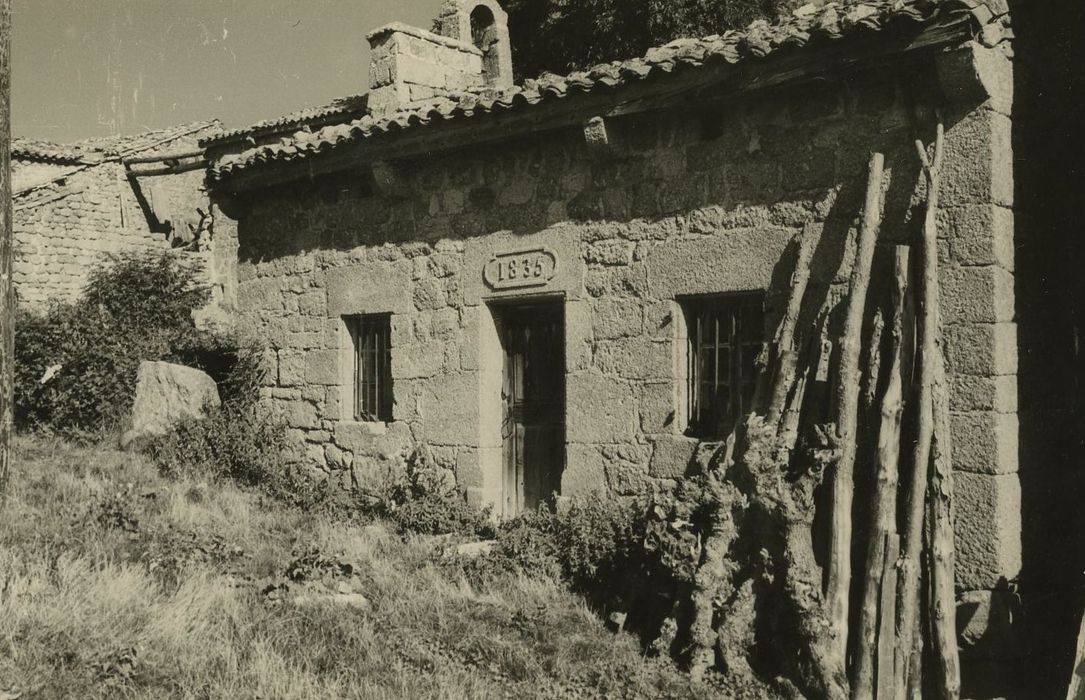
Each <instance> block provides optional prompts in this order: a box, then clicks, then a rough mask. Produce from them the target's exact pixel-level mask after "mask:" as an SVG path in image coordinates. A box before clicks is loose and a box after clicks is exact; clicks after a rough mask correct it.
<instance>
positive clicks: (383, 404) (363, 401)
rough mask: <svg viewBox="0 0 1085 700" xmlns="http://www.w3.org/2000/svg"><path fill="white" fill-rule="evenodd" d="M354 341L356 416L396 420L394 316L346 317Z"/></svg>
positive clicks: (358, 418)
mask: <svg viewBox="0 0 1085 700" xmlns="http://www.w3.org/2000/svg"><path fill="white" fill-rule="evenodd" d="M346 322H347V329H348V330H349V331H350V340H351V343H352V345H353V352H352V356H353V359H354V371H353V375H352V376H353V385H354V406H353V414H354V420H356V421H359V422H363V423H391V422H392V404H393V398H392V316H391V314H363V315H360V316H350V317H348V318H347V319H346Z"/></svg>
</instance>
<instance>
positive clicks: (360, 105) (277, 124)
mask: <svg viewBox="0 0 1085 700" xmlns="http://www.w3.org/2000/svg"><path fill="white" fill-rule="evenodd" d="M368 101H369V95H367V94H364V93H363V94H360V95H348V96H347V97H340V98H337V99H335V100H333V101H332V102H329V103H328V104H326V105H322V106H320V107H311V108H307V109H302V110H299V111H297V112H292V113H290V114H287V115H285V116H282V117H277V118H275V119H266V120H264V121H261V122H257V123H256V124H252V125H249V126H246V127H243V128H240V129H230V130H227V131H223V132H222V133H220V134H216V135H214V136H211V137H210V138H206V139H201V141H200V145H202V146H213V145H215V144H219V143H224V142H227V141H235V140H237V139H239V138H244V137H250V136H259V135H261V134H268V133H274V132H277V131H282V130H283V129H288V128H290V127H301V126H312V125H315V124H321V123H322V122H323V123H326V122H328V121H331V120H335V119H340V118H342V117H358V116H361V115H363V114H365V110H366V105H367V103H368Z"/></svg>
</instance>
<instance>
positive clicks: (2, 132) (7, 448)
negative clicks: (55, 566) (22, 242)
mask: <svg viewBox="0 0 1085 700" xmlns="http://www.w3.org/2000/svg"><path fill="white" fill-rule="evenodd" d="M13 237H14V234H13V232H12V221H11V0H0V508H2V507H3V504H4V502H5V501H6V500H7V494H8V478H9V475H10V473H11V425H12V418H13V415H14V405H13V404H14V395H13V392H14V384H15V382H14V379H15V287H14V286H13V284H12V274H11V272H12V271H11V268H12V258H13V256H14V252H13V250H12V239H13Z"/></svg>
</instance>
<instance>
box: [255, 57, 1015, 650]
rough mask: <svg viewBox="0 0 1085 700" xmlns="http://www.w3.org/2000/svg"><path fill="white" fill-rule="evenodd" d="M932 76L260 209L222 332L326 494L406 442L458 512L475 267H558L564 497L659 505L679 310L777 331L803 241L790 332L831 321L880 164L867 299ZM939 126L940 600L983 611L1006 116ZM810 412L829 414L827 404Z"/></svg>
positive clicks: (1006, 402) (977, 643)
mask: <svg viewBox="0 0 1085 700" xmlns="http://www.w3.org/2000/svg"><path fill="white" fill-rule="evenodd" d="M992 60H996V61H997V60H1004V59H997V57H996V59H992ZM1002 68H1005V66H1003V67H1002ZM1002 68H1000V70H1001V69H1002ZM929 73H930V74H929V75H928V74H927V73H924V72H923V71H921V70H919V71H910V73H909V75H907V76H904V75H902V76H899V80H898V79H894V78H892V76H887V75H886V73H885V72H882V73H880V74H878V75H867V76H860V77H853V78H852V79H850V80H848V81H841V82H835V83H834V82H827V83H825V84H823V85H821V86H820V87H817V88H807V89H802V90H796V89H792V90H790V91H786V90H785V91H780V92H777V93H772V94H763V95H761V96H753V97H749V98H747V99H745V100H742V101H740V102H732V103H730V104H729V105H727V107H726V108H725V109H723V110H712V111H707V110H706V111H705V112H703V113H696V112H693V111H686V112H684V113H681V114H673V115H667V116H666V117H665V118H659V117H652V116H648V117H627V118H624V119H613V120H609V121H608V123H607V128H608V131H609V134H610V138H609V142H610V146H609V149H610V150H609V151H608V152H607V153H604V154H598V153H595V154H593V153H589V149H588V148H587V147H586V146H585V143H584V137H583V134H582V133H580V132H579V130H575V129H570V130H568V131H567V132H561V133H553V132H552V133H549V134H546V135H537V136H535V137H532V138H524V139H521V140H518V141H516V142H513V143H507V144H502V145H500V146H496V147H492V148H481V149H473V150H471V149H468V150H462V151H457V152H450V153H445V154H442V155H435V156H434V157H433V158H432V159H429V160H426V161H424V162H415V163H412V164H411V165H410V166H409V167H407V168H405V170H406V172H407V174H406V175H405V178H406V184H405V185H403V186H402V187H401V191H399V192H397V193H395V195H372V194H371V193H369V192H367V191H366V190H365V188H364V187H363V186H361V185H360V184H359V183H358V180H357V178H348V177H343V178H331V179H328V180H325V181H323V182H320V181H318V182H316V183H313V184H311V185H299V186H297V187H295V188H284V189H282V190H279V191H276V192H275V193H274V196H269V197H267V198H264V199H260V200H257V201H256V202H255V204H254V206H253V210H252V213H251V215H250V216H248V217H247V218H245V219H243V220H242V221H241V222H240V223H239V227H240V228H239V237H240V250H239V267H238V280H239V284H238V309H239V311H240V319H241V323H242V324H243V325H244V326H245V327H246V328H247V329H248V330H249V331H250V332H251V333H253V334H254V335H255V336H256V337H258V338H260V339H261V340H262V341H263V343H264V344H265V345H266V346H267V348H268V350H267V354H266V358H267V365H268V368H269V370H270V377H271V382H270V385H269V386H268V387H267V388H266V390H265V393H266V397H267V399H268V401H269V402H270V403H271V404H273V405H274V406H276V407H277V408H278V410H280V411H281V412H282V414H283V416H284V417H285V419H286V420H287V422H288V423H289V426H290V432H291V435H292V437H293V438H294V439H295V441H296V443H297V444H298V446H299V450H301V451H303V452H304V454H305V455H307V457H308V459H309V460H310V461H311V462H312V463H313V464H314V465H315V466H316V467H317V468H319V469H321V470H324V471H326V472H327V473H328V474H329V475H330V476H332V477H333V478H336V479H340V480H341V481H342V482H343V483H344V485H350V484H352V483H358V482H364V481H366V480H367V479H370V478H376V475H378V474H380V473H382V472H384V471H386V470H387V469H389V468H392V467H393V466H394V464H395V463H396V462H397V460H401V459H402V457H403V455H404V454H406V452H407V451H409V450H410V449H411V448H412V446H414V445H417V444H420V443H423V442H424V443H427V444H429V445H430V446H431V447H432V448H433V451H434V454H435V456H436V457H437V458H438V460H439V461H441V462H442V463H443V464H444V465H445V466H447V467H448V468H450V469H453V470H455V473H456V475H457V479H458V480H459V483H460V484H461V486H462V487H463V488H464V489H465V490H466V492H467V493H468V495H469V497H470V498H472V499H474V500H475V501H476V502H492V501H493V500H494V499H495V498H498V497H499V493H500V483H501V482H500V477H499V475H498V476H496V477H495V474H494V469H495V466H494V465H495V464H496V465H498V466H497V467H496V468H498V469H499V468H500V467H499V465H500V449H501V447H500V436H499V435H497V436H496V437H495V428H494V426H495V425H497V424H498V423H499V420H500V405H499V402H498V401H497V400H495V396H496V392H495V389H494V384H495V382H497V384H498V386H499V383H500V373H501V356H500V347H499V346H497V345H496V341H495V338H496V333H495V330H494V321H493V313H492V311H491V308H490V306H488V302H490V301H492V300H494V299H496V298H499V297H503V296H509V295H510V294H511V293H498V292H494V291H492V290H490V289H488V288H487V287H486V285H485V284H484V283H483V281H482V269H483V267H484V265H485V264H486V262H487V260H489V259H490V256H491V255H493V254H494V253H500V252H504V251H515V250H523V249H530V248H535V247H546V248H547V249H549V250H551V251H553V252H554V253H555V255H556V256H557V258H558V260H559V265H558V272H557V274H556V276H555V278H554V280H553V281H552V282H551V283H550V284H549V286H548V287H546V288H545V289H543V290H540V291H547V292H560V293H561V294H563V295H564V300H565V301H564V308H565V314H566V372H567V394H568V398H567V416H566V421H567V436H566V443H567V444H566V454H567V465H566V468H565V472H564V475H563V478H562V494H563V495H574V494H578V493H587V492H590V491H594V490H600V491H605V492H608V493H611V494H616V495H626V494H635V493H641V492H644V491H645V490H646V489H648V488H650V487H651V486H652V485H666V484H668V483H673V479H675V478H676V477H678V476H681V474H682V473H684V471H685V469H686V466H687V464H688V462H689V460H690V458H691V457H692V455H693V453H694V450H695V448H696V442H695V441H693V440H691V439H689V438H686V437H684V436H683V434H682V431H683V428H684V426H683V425H682V416H681V413H682V405H683V401H682V395H683V385H682V384H683V379H682V372H683V370H682V369H681V368H682V365H683V359H682V358H683V353H684V346H685V341H684V340H683V339H682V337H681V325H682V324H681V321H680V318H681V310H680V307H679V305H678V303H677V302H676V299H678V298H680V297H682V296H683V295H690V294H702V293H718V292H729V291H748V290H767V297H766V309H767V313H766V333H771V331H772V330H773V329H774V328H775V326H776V323H777V320H778V317H779V314H780V313H781V312H782V307H783V305H784V301H785V299H786V293H787V286H788V283H789V277H790V274H791V265H792V260H791V258H790V254H789V253H787V248H788V242H789V241H790V240H792V239H793V238H794V237H795V236H796V235H797V234H799V233H800V232H801V231H803V230H804V229H820V230H821V243H820V245H819V247H818V250H817V252H816V254H815V262H814V270H813V280H812V289H814V290H818V291H816V292H815V293H816V294H820V295H822V296H823V297H824V299H825V301H824V303H823V304H822V309H819V308H808V309H804V313H805V314H806V316H807V320H808V321H810V322H813V321H814V320H815V319H817V318H818V317H819V313H820V311H822V310H831V309H834V308H835V309H837V311H836V313H834V314H833V315H831V316H830V318H831V319H832V322H833V323H837V321H838V320H839V302H840V301H841V300H843V299H844V298H846V291H847V281H848V273H849V270H848V264H847V261H848V260H849V259H850V257H851V253H850V252H849V251H852V250H853V249H854V245H855V237H856V229H857V226H858V222H859V216H860V213H861V207H862V200H863V192H864V189H865V186H866V174H867V167H866V166H867V161H868V158H869V153H870V152H871V151H872V150H875V149H877V150H881V151H882V152H883V153H885V155H886V164H887V185H886V187H887V192H886V211H885V224H884V227H883V230H882V233H881V238H880V242H879V251H878V257H877V262H876V264H877V266H878V267H876V270H875V278H874V289H881V291H882V293H883V294H885V293H886V291H885V290H886V288H885V286H884V285H886V284H888V280H890V279H891V269H892V268H891V259H892V248H893V246H894V245H895V244H898V243H905V242H909V243H914V242H915V241H917V240H918V237H919V230H920V226H921V222H922V218H923V215H922V205H923V202H924V201H925V193H923V192H922V185H921V184H920V178H919V163H918V159H917V157H916V155H915V149H914V138H915V132H914V130H913V129H914V127H913V121H912V120H913V114H912V112H911V111H910V109H908V108H906V104H907V102H906V97H905V87H904V86H905V85H906V84H910V85H912V86H915V85H925V86H927V88H924V89H916V91H915V92H913V93H912V98H913V99H914V100H916V101H917V102H918V104H917V105H916V107H917V109H918V110H919V112H918V113H920V114H926V115H928V116H929V115H931V114H932V113H933V106H934V105H933V104H931V102H930V100H932V99H935V98H934V96H936V95H938V94H939V90H940V88H939V87H937V86H938V77H937V76H936V75H935V71H934V70H933V68H932V69H930V71H929ZM943 77H944V76H943ZM928 88H929V89H928ZM913 89H914V88H913ZM951 94H952V93H951ZM945 104H946V103H941V106H945ZM948 104H949V105H950V110H949V112H947V113H946V115H945V117H946V124H947V130H946V169H945V174H944V182H943V185H942V187H943V191H942V193H941V194H942V207H943V209H942V211H941V216H940V240H941V244H942V250H941V251H940V254H941V258H942V271H941V275H942V277H941V284H942V300H943V308H942V317H943V320H944V324H945V350H946V354H947V361H948V370H949V372H950V376H951V381H952V386H953V393H952V410H953V417H952V420H953V433H954V434H953V437H954V463H955V468H956V486H957V508H956V514H957V531H958V538H957V588H958V590H959V591H961V592H962V596H963V598H962V600H967V601H968V603H969V605H974V606H978V609H980V610H982V611H989V610H990V609H991V608H990V606H991V599H992V596H993V595H996V594H994V593H992V591H995V590H996V589H998V588H999V587H1000V586H1001V585H1002V583H1004V582H1005V581H1006V580H1013V579H1015V578H1016V577H1017V575H1018V573H1019V571H1020V566H1021V547H1020V536H1021V521H1020V486H1019V481H1018V475H1017V471H1018V458H1017V449H1016V447H1017V446H1016V436H1017V432H1016V426H1017V414H1016V411H1017V406H1016V396H1017V388H1016V369H1017V359H1016V347H1017V344H1016V324H1015V322H1014V263H1013V251H1014V246H1013V217H1012V211H1011V209H1012V206H1013V187H1012V185H1013V176H1012V169H1011V163H1012V156H1011V149H1010V144H1009V133H1010V119H1009V105H1008V102H1007V101H1006V100H1000V99H997V98H987V97H983V96H981V97H975V96H974V95H972V94H966V93H961V94H958V95H957V96H956V97H952V98H951V99H950V101H949V103H948ZM929 132H930V133H925V134H924V138H925V139H926V140H928V141H929V140H932V139H933V129H929ZM917 257H918V253H916V254H915V255H913V258H917ZM359 313H392V314H393V315H392V373H393V379H394V394H395V408H394V417H395V422H394V423H392V424H390V425H387V426H385V425H380V426H372V425H362V424H357V423H353V422H352V421H351V420H350V419H349V405H350V399H349V392H350V379H349V365H350V362H351V357H350V353H349V339H348V338H347V336H346V333H345V331H344V326H343V323H342V320H341V317H342V316H344V315H350V314H359ZM815 391H818V392H821V393H822V394H824V396H825V397H826V410H827V406H828V403H827V402H828V398H827V397H828V396H829V395H830V394H831V392H830V391H829V389H828V387H824V386H823V387H820V388H815ZM970 610H971V612H970V613H969V615H968V616H967V620H968V622H967V624H966V630H965V641H966V643H967V648H966V660H969V661H970V662H971V661H972V660H975V659H982V658H984V657H985V655H989V654H990V653H993V652H991V651H990V649H989V648H985V647H984V635H985V629H982V625H983V624H984V622H983V621H984V620H986V619H988V617H986V616H985V614H982V615H981V614H976V613H975V610H974V609H970ZM998 653H1004V651H1003V652H998Z"/></svg>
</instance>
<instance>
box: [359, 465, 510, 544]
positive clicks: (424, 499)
mask: <svg viewBox="0 0 1085 700" xmlns="http://www.w3.org/2000/svg"><path fill="white" fill-rule="evenodd" d="M373 514H374V515H379V516H384V517H387V518H388V519H390V520H391V521H392V522H394V523H395V524H396V526H397V527H398V528H399V529H400V530H401V531H403V532H414V533H418V534H426V535H447V534H452V533H461V534H470V535H483V536H486V535H490V534H492V532H493V528H492V527H491V525H490V513H489V510H488V509H487V510H483V509H480V508H476V507H474V506H472V505H470V504H469V503H468V502H467V500H466V499H465V498H464V496H463V493H462V492H461V491H460V489H459V487H458V486H457V485H456V477H455V475H454V474H453V473H452V472H451V471H450V470H448V469H445V468H443V467H441V466H440V465H439V464H438V463H437V462H436V460H434V458H433V454H432V452H431V451H430V450H429V448H428V447H427V446H425V445H422V446H420V447H419V448H418V449H416V450H415V451H414V452H413V453H412V454H411V456H410V458H409V459H408V460H407V469H406V472H405V474H404V475H403V477H402V479H399V480H397V481H395V482H393V483H391V484H388V485H387V486H386V487H385V489H384V493H383V494H382V497H381V498H379V499H378V502H377V503H376V507H375V511H374V513H373Z"/></svg>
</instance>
